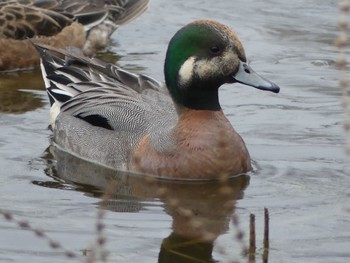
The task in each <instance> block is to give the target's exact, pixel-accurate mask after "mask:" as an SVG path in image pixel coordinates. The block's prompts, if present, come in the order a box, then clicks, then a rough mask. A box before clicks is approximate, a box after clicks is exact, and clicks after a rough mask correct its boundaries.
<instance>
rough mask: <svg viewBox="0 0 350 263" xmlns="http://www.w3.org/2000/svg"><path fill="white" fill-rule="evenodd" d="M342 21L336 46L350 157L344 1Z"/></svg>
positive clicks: (346, 0) (349, 4) (347, 7)
mask: <svg viewBox="0 0 350 263" xmlns="http://www.w3.org/2000/svg"><path fill="white" fill-rule="evenodd" d="M339 9H340V19H339V22H338V26H339V32H340V33H339V36H338V38H337V39H336V42H335V44H336V46H337V48H338V50H339V57H338V60H337V65H338V68H339V71H340V77H339V86H340V88H341V92H342V98H341V99H342V103H341V104H342V108H343V113H344V130H345V132H346V151H347V153H348V154H349V155H350V97H349V91H348V86H349V79H348V76H347V74H348V67H347V59H346V50H347V46H348V29H349V21H348V20H349V19H348V17H349V10H350V1H349V0H342V1H341V2H340V3H339Z"/></svg>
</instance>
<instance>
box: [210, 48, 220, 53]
mask: <svg viewBox="0 0 350 263" xmlns="http://www.w3.org/2000/svg"><path fill="white" fill-rule="evenodd" d="M210 51H211V53H213V54H219V53H220V48H219V47H218V46H212V47H211V48H210Z"/></svg>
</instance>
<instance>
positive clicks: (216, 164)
mask: <svg viewBox="0 0 350 263" xmlns="http://www.w3.org/2000/svg"><path fill="white" fill-rule="evenodd" d="M180 116H181V117H180V120H179V122H178V124H177V125H176V127H175V129H174V138H175V145H174V148H173V149H172V150H171V151H170V152H167V153H159V152H157V151H156V150H155V149H154V148H152V147H151V145H150V135H146V136H144V138H143V139H142V140H141V141H140V142H139V144H138V146H137V148H136V149H135V150H134V152H133V154H132V158H131V161H130V167H129V168H130V170H133V171H138V172H142V173H148V174H155V175H158V176H162V177H169V175H171V177H172V178H175V179H184V178H192V179H214V178H219V177H221V176H225V175H226V176H229V175H237V174H240V173H244V172H248V171H250V170H251V165H250V157H249V153H248V151H247V149H246V147H245V144H244V142H243V140H242V139H241V137H240V135H239V134H238V133H237V132H236V131H235V130H234V129H233V127H232V125H231V124H230V122H229V121H228V119H227V118H226V117H225V115H224V113H223V112H222V111H206V110H201V111H198V110H190V109H184V110H183V112H182V113H181V114H180Z"/></svg>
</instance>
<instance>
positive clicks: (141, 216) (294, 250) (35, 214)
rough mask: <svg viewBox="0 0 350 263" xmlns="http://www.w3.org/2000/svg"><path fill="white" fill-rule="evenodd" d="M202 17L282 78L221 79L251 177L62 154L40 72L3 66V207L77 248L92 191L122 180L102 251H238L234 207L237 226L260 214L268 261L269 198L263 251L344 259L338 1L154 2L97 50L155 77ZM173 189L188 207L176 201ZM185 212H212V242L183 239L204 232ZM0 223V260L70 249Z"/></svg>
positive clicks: (118, 255) (89, 228)
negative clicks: (128, 166) (129, 166)
mask: <svg viewBox="0 0 350 263" xmlns="http://www.w3.org/2000/svg"><path fill="white" fill-rule="evenodd" d="M197 18H212V19H217V20H219V21H221V22H222V23H225V24H227V25H229V26H231V27H233V28H234V29H235V31H236V32H237V33H238V35H239V37H240V38H241V40H242V42H243V44H244V46H245V49H246V54H247V57H248V58H249V60H250V64H251V66H252V67H253V68H254V69H255V70H256V71H257V72H259V73H260V74H261V75H264V76H265V77H267V78H269V79H270V80H272V81H274V82H276V83H278V84H279V85H280V86H281V93H280V94H270V93H266V92H261V91H257V90H255V89H252V88H250V87H247V86H241V85H239V84H236V85H225V86H224V87H222V88H221V91H220V100H221V103H222V106H223V108H224V111H225V113H226V114H227V116H228V118H229V119H230V121H231V122H232V124H233V125H234V127H235V128H236V130H237V131H238V132H239V133H240V134H241V135H242V137H243V138H244V140H245V142H246V144H247V147H248V149H249V151H250V154H251V156H252V158H253V159H254V166H255V171H254V172H253V173H251V174H250V175H249V177H242V178H238V179H237V180H234V181H232V182H230V183H228V186H229V189H230V191H229V193H230V194H229V195H225V194H224V192H220V189H222V188H221V185H210V186H203V185H198V186H194V185H186V184H185V185H173V184H170V185H169V184H166V183H164V182H163V183H154V182H145V181H143V180H142V179H140V178H134V177H124V175H120V177H118V176H114V175H113V174H111V171H108V170H107V171H105V170H103V171H101V170H99V168H97V167H90V166H89V165H88V164H85V163H83V164H81V163H80V162H79V161H76V160H72V159H70V158H72V157H66V156H61V155H60V153H59V152H58V153H57V152H56V153H55V151H54V149H52V148H51V149H47V148H48V146H49V145H50V143H49V137H50V131H49V130H47V125H48V110H49V106H48V99H47V98H46V94H45V92H44V91H43V85H42V82H41V80H40V75H39V72H38V71H34V72H24V73H12V74H3V75H0V111H1V112H0V127H1V128H0V167H1V172H0V174H1V176H0V208H1V209H5V210H7V211H11V212H12V213H13V214H14V215H15V217H16V218H19V219H26V220H29V221H30V222H31V223H32V225H33V226H35V227H38V228H41V229H43V230H45V232H46V233H47V234H48V235H50V236H51V237H52V238H54V239H56V240H58V241H59V242H60V243H62V244H63V245H64V246H65V247H66V248H68V249H70V250H72V251H74V252H75V253H77V254H82V251H83V250H84V249H87V248H89V246H90V245H91V244H92V243H93V241H94V239H95V238H96V233H95V224H96V223H95V222H96V217H97V216H96V215H97V207H98V206H99V205H100V203H101V195H102V193H101V190H100V189H101V188H103V187H105V186H106V185H108V184H110V183H111V182H113V181H115V180H117V181H118V185H120V187H119V189H118V191H116V192H115V194H114V195H113V197H112V199H111V200H110V201H109V202H108V205H106V209H107V211H108V212H107V213H106V215H105V216H106V218H105V219H104V223H105V225H106V229H105V232H106V236H107V238H108V242H107V245H106V246H107V250H108V252H109V257H108V258H109V261H110V262H157V260H158V258H159V260H160V261H161V262H162V261H165V260H167V259H169V257H170V258H173V259H174V258H176V257H175V256H174V253H172V251H171V250H169V249H168V248H172V247H174V246H175V247H176V246H178V245H179V244H180V245H183V244H187V245H186V246H184V247H183V249H184V250H185V251H182V250H181V253H182V254H186V253H187V254H188V255H190V256H193V257H197V259H198V258H200V257H202V258H201V260H202V261H204V262H208V261H209V260H211V259H214V260H217V261H219V262H230V260H232V259H238V260H240V261H241V262H246V261H247V259H242V258H241V256H240V251H241V243H240V242H239V241H237V240H236V238H235V236H236V234H237V231H238V230H237V228H236V227H235V226H234V225H233V224H232V221H231V215H232V214H233V213H234V215H237V216H238V217H239V219H240V220H239V221H240V227H239V228H240V229H242V230H244V231H246V230H247V229H248V220H249V215H250V213H254V214H256V223H257V230H256V232H257V242H258V243H257V245H258V254H257V262H262V261H261V259H260V256H261V252H262V251H261V247H262V233H263V229H262V223H263V209H264V207H267V208H269V211H270V224H271V225H270V253H269V262H276V263H277V262H278V263H281V262H287V263H291V262H315V263H316V262H317V263H319V262H336V263H337V262H344V263H345V262H349V259H350V252H349V247H350V228H349V226H350V211H349V208H350V194H349V190H348V189H349V185H350V180H349V174H350V164H349V157H348V156H346V154H345V151H344V148H345V139H344V138H345V136H344V133H343V130H342V110H341V108H340V90H339V88H338V87H337V78H338V72H337V70H336V65H335V60H336V57H337V50H336V48H335V47H334V46H333V42H334V39H335V37H336V36H337V26H336V24H337V19H338V10H337V1H334V0H306V1H301V0H300V1H299V0H297V1H289V2H286V1H282V0H267V1H253V0H244V1H243V0H238V1H234V2H233V1H229V0H225V1H216V2H215V4H214V3H213V2H212V1H199V0H193V1H184V0H178V1H175V2H171V1H160V0H153V1H151V6H150V9H149V10H148V11H147V12H146V13H145V14H144V15H143V16H142V17H140V18H139V19H137V20H136V21H135V22H133V23H131V24H129V25H127V26H125V27H122V28H120V29H119V30H118V31H117V32H116V33H115V34H114V35H113V40H112V43H111V46H110V47H109V48H108V50H107V51H108V52H106V53H104V54H100V55H101V56H103V58H104V59H105V58H108V59H110V60H111V61H112V62H116V63H117V64H118V65H120V66H123V67H125V68H127V69H129V70H133V71H135V72H140V73H144V74H147V75H151V76H153V77H155V78H157V79H159V80H162V79H163V73H162V72H163V69H162V67H163V60H164V55H165V50H166V46H167V43H168V41H169V39H170V38H171V36H172V35H173V34H174V33H175V32H176V30H178V29H179V27H181V26H183V25H184V24H186V23H188V22H190V21H191V20H193V19H197ZM53 154H54V155H55V157H53ZM61 157H62V158H61ZM67 158H68V159H67ZM60 163H64V165H59V164H60ZM66 163H74V165H67V164H66ZM94 174H99V175H101V176H99V177H97V178H96V177H94ZM87 185H89V186H87ZM146 186H147V187H146ZM159 189H160V190H159ZM226 190H227V189H226ZM162 191H163V192H162ZM164 192H166V193H167V194H168V195H166V196H164V195H162V193H164ZM174 200H175V201H176V202H178V203H177V204H179V206H180V207H182V208H184V209H185V212H184V214H180V215H179V214H177V213H176V211H177V210H176V209H175V210H174V208H175V207H177V206H176V205H175V206H174ZM225 204H231V206H227V205H226V206H225ZM232 205H233V206H232ZM186 209H187V210H186ZM188 210H190V211H193V212H194V213H197V215H199V216H200V217H201V218H204V219H207V220H206V221H202V224H203V225H204V227H203V228H200V229H201V230H206V231H208V233H210V234H211V236H210V237H211V238H212V239H210V238H209V239H208V240H209V241H208V242H202V243H195V244H193V243H190V244H189V242H187V241H188V240H192V239H193V238H195V237H196V234H198V231H194V228H193V224H192V225H191V224H190V225H189V223H188V222H189V221H188V220H187V219H188V218H186V216H184V215H186V211H187V212H188ZM192 223H193V222H192ZM194 225H196V224H195V223H194ZM0 231H1V235H0V262H48V261H50V262H66V261H69V260H68V259H66V258H65V257H64V255H63V254H62V253H61V252H60V251H55V250H52V249H50V248H49V247H48V246H47V244H46V242H45V241H43V240H41V239H38V238H36V237H35V236H34V235H33V233H31V232H29V231H23V230H20V229H19V228H18V227H16V225H15V224H14V223H13V222H12V223H11V222H7V221H5V220H1V221H0ZM213 239H214V241H213ZM244 240H245V242H246V241H247V238H246V237H245V239H244ZM203 251H204V252H203ZM181 253H180V254H181ZM175 262H186V261H185V260H184V259H183V258H182V259H181V260H180V259H179V258H176V261H175ZM188 262H196V261H188Z"/></svg>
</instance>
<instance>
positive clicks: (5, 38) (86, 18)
mask: <svg viewBox="0 0 350 263" xmlns="http://www.w3.org/2000/svg"><path fill="white" fill-rule="evenodd" d="M148 2H149V0H126V1H118V0H4V1H1V2H0V71H16V70H25V69H32V68H34V67H36V66H39V56H38V53H37V51H36V50H35V48H34V47H33V45H32V44H31V42H30V41H29V38H30V39H33V40H34V41H36V42H39V43H42V44H47V45H50V46H54V47H58V48H66V47H71V48H79V49H81V50H82V52H83V54H84V55H87V56H93V55H94V54H95V53H96V52H97V51H99V50H101V49H103V48H105V47H106V46H107V45H108V43H109V39H110V36H111V35H112V33H113V32H114V31H115V30H116V29H117V28H118V27H119V26H121V25H124V24H125V23H127V22H130V21H132V20H133V19H135V18H136V17H138V16H139V15H141V14H142V13H143V12H145V10H146V9H147V7H148Z"/></svg>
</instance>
